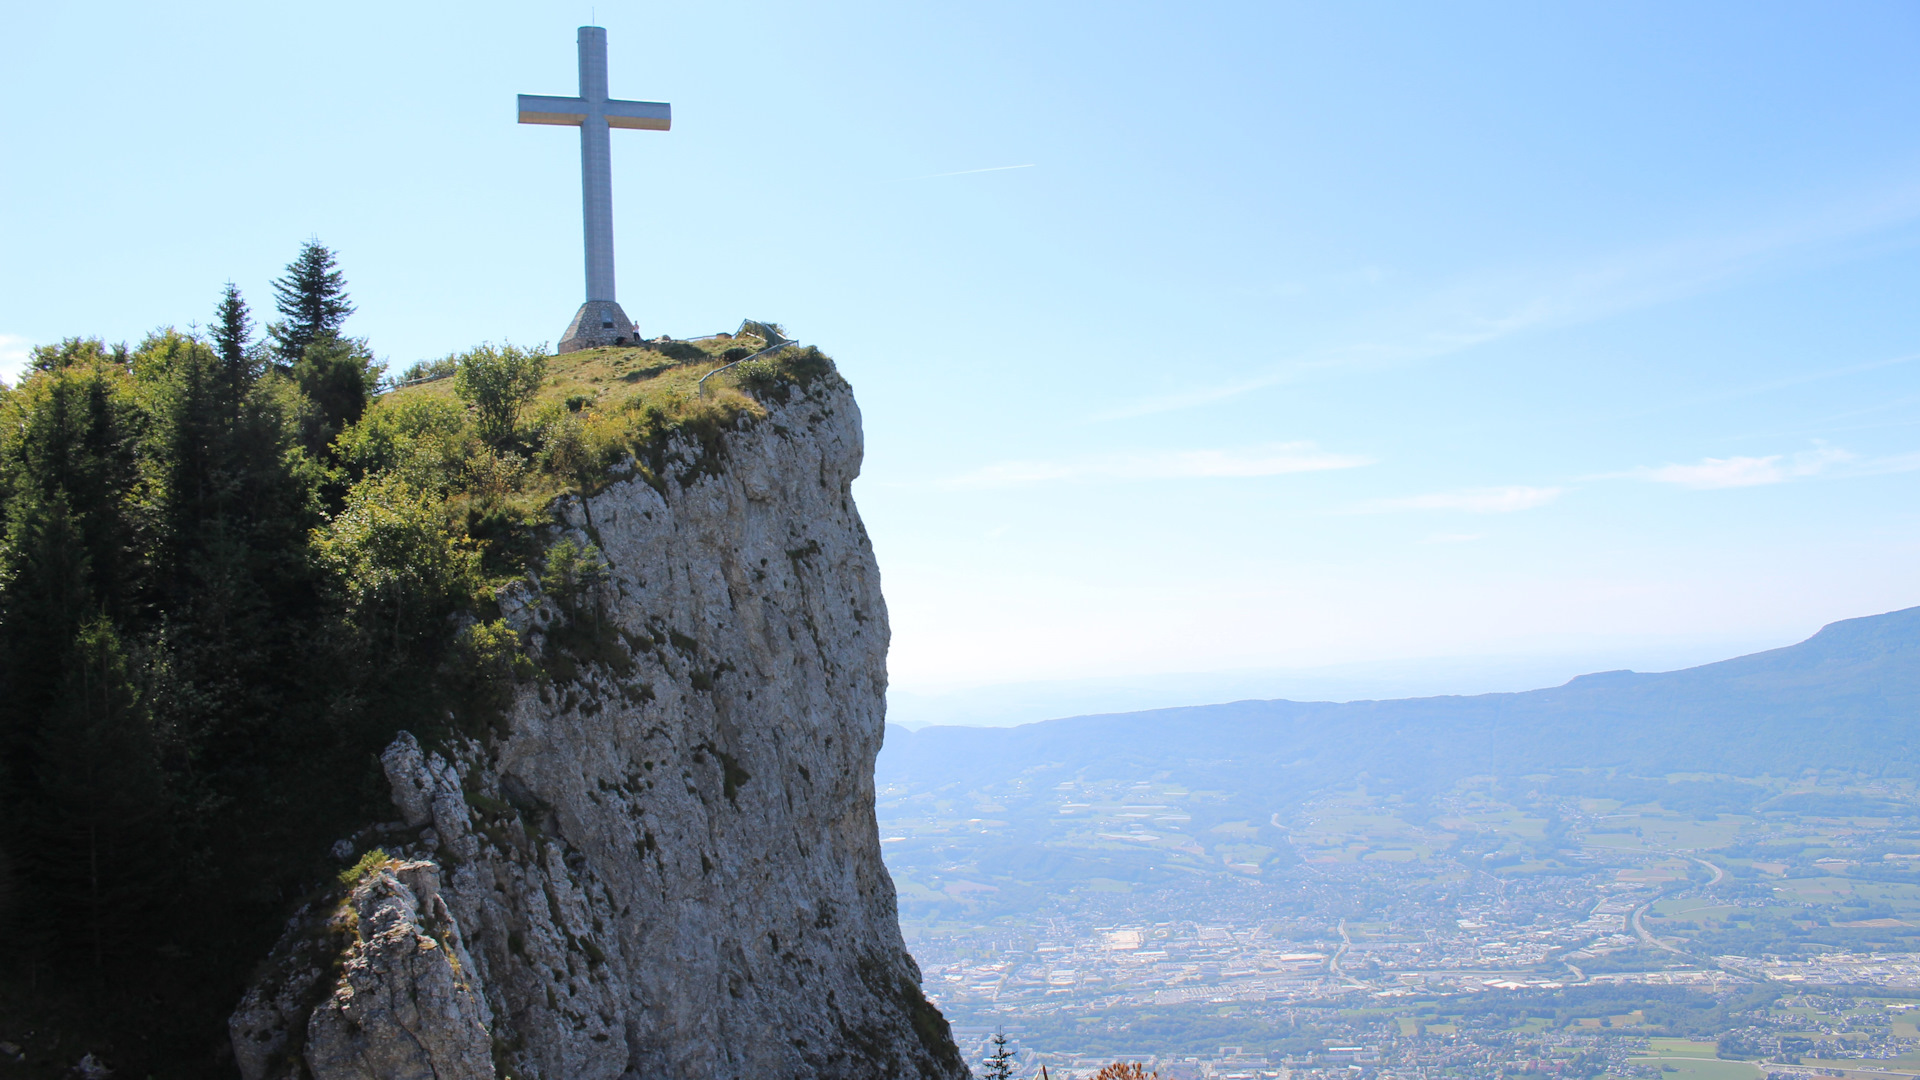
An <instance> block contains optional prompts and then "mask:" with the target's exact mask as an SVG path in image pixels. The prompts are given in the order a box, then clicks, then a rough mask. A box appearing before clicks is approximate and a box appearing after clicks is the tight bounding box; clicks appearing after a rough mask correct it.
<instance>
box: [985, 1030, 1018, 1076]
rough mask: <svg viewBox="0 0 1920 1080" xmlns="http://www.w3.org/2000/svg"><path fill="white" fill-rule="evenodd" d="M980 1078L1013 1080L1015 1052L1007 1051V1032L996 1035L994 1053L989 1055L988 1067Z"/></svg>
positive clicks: (999, 1032)
mask: <svg viewBox="0 0 1920 1080" xmlns="http://www.w3.org/2000/svg"><path fill="white" fill-rule="evenodd" d="M980 1076H981V1080H1013V1051H1011V1050H1009V1049H1007V1033H1006V1032H1004V1031H998V1032H995V1033H994V1036H993V1052H992V1053H990V1054H988V1055H987V1067H986V1068H984V1069H982V1070H981V1071H980Z"/></svg>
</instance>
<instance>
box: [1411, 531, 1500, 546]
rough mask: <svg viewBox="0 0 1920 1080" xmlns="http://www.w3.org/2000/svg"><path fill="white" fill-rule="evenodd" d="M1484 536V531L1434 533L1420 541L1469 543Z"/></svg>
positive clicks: (1482, 538)
mask: <svg viewBox="0 0 1920 1080" xmlns="http://www.w3.org/2000/svg"><path fill="white" fill-rule="evenodd" d="M1486 538H1487V534H1486V533H1434V534H1433V535H1431V536H1428V537H1426V538H1425V539H1423V540H1421V541H1420V542H1421V543H1423V544H1471V543H1473V542H1474V541H1475V540H1485V539H1486Z"/></svg>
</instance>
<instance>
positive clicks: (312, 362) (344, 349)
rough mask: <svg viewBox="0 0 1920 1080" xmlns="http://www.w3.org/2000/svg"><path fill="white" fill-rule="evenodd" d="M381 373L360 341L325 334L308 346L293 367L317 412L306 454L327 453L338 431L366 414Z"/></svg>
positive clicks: (364, 344) (318, 455) (308, 435)
mask: <svg viewBox="0 0 1920 1080" xmlns="http://www.w3.org/2000/svg"><path fill="white" fill-rule="evenodd" d="M380 371H381V366H380V365H378V364H376V363H374V359H373V354H372V353H370V352H368V351H367V343H366V342H365V341H364V340H361V339H359V338H343V337H339V336H337V335H328V336H325V337H321V338H319V339H317V340H315V341H314V342H313V344H311V345H308V346H307V351H306V352H305V353H303V354H302V355H301V356H300V358H299V360H297V361H295V363H294V365H293V378H294V381H295V382H297V383H299V384H300V392H301V393H303V394H305V395H306V396H307V400H309V401H311V402H313V404H314V406H315V407H316V408H317V409H318V410H319V415H318V418H317V419H318V421H319V422H318V423H317V424H315V425H313V430H312V431H311V432H308V433H307V442H308V446H307V450H308V452H309V453H312V454H313V455H314V456H315V457H320V456H322V455H323V454H325V453H327V448H328V447H329V446H331V445H332V443H333V440H334V439H335V438H336V437H337V436H338V435H339V434H340V432H341V431H343V430H345V428H346V426H347V425H348V424H351V423H353V422H354V421H356V420H358V419H360V416H361V414H362V413H364V412H366V411H367V406H368V405H369V404H371V403H372V402H373V395H374V391H375V390H376V389H377V388H378V386H379V383H380Z"/></svg>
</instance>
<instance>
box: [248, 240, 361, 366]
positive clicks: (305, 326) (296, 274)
mask: <svg viewBox="0 0 1920 1080" xmlns="http://www.w3.org/2000/svg"><path fill="white" fill-rule="evenodd" d="M273 295H274V306H275V307H277V308H278V309H279V310H280V317H281V320H282V321H280V322H277V323H274V324H273V325H271V326H269V327H267V333H268V334H269V335H270V336H271V337H272V338H273V342H274V351H275V352H276V353H277V354H279V358H280V362H281V363H282V364H285V365H288V366H291V365H293V364H295V363H298V362H299V360H300V358H301V357H303V356H305V355H306V353H307V346H309V345H312V344H313V343H314V342H316V341H319V340H321V339H322V338H329V337H338V336H339V334H340V327H341V324H343V323H345V322H346V321H347V316H349V315H351V314H353V305H352V304H351V303H349V302H348V301H347V278H346V275H345V274H343V273H341V272H340V269H339V267H337V266H336V265H335V264H334V258H333V252H332V251H329V250H328V249H327V247H326V245H324V244H322V243H321V242H320V241H319V240H317V239H309V240H308V241H307V242H306V243H305V244H302V245H301V247H300V254H299V255H298V256H297V257H295V259H294V260H293V261H292V262H291V263H288V264H287V273H286V276H285V277H280V278H275V279H274V282H273Z"/></svg>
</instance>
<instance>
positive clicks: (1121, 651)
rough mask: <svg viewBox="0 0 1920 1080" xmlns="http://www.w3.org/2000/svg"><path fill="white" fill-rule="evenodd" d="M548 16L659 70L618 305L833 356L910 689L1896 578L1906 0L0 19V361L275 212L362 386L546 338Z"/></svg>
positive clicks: (627, 149)
mask: <svg viewBox="0 0 1920 1080" xmlns="http://www.w3.org/2000/svg"><path fill="white" fill-rule="evenodd" d="M590 16H591V17H597V19H598V21H599V23H600V24H602V25H604V26H606V27H607V29H608V36H609V49H610V57H611V70H612V75H611V80H612V88H613V92H614V93H615V94H616V95H617V96H621V97H630V98H643V99H656V100H667V101H671V102H672V103H673V106H674V130H673V131H671V132H667V133H655V132H636V131H621V132H615V135H614V193H615V204H614V213H615V222H616V229H617V241H616V246H617V252H618V257H619V273H620V284H621V300H622V302H623V305H624V306H625V308H626V310H627V312H628V314H629V315H631V316H632V317H633V318H634V319H635V321H636V322H637V323H638V324H639V325H640V327H641V328H642V330H643V331H644V332H647V333H660V332H666V333H673V334H676V335H681V336H686V335H692V334H697V333H703V332H710V331H713V330H717V329H723V328H727V327H730V326H732V325H733V324H735V323H736V322H737V321H738V320H739V319H740V318H742V317H743V316H751V317H755V318H766V319H775V320H779V321H781V322H783V323H785V324H786V325H787V327H788V328H789V330H790V331H792V332H793V333H795V334H797V335H798V336H799V337H801V338H803V339H804V340H807V341H810V342H815V343H818V344H819V345H821V346H822V347H823V348H825V349H826V350H827V351H829V352H830V353H832V354H833V355H834V356H835V357H836V358H838V360H839V362H840V365H841V368H842V370H843V371H844V373H845V374H846V375H847V377H848V378H849V379H850V380H851V381H852V382H853V384H854V386H855V388H856V390H857V391H858V393H859V396H860V401H861V405H862V408H863V410H864V413H865V417H866V428H867V437H868V458H867V468H866V474H865V476H864V478H863V479H862V480H861V481H860V482H859V486H858V488H857V492H858V495H859V499H860V504H861V508H862V511H863V512H864V514H865V515H866V518H867V521H868V523H869V526H870V529H871V531H872V533H873V537H874V542H875V545H876V548H877V550H878V552H879V556H880V561H881V567H882V571H883V573H884V575H885V584H886V590H887V595H888V598H889V602H890V605H891V610H892V616H893V626H894V631H895V644H894V652H893V657H892V670H893V677H894V681H895V688H896V691H897V692H896V696H895V703H896V709H897V711H899V712H900V713H901V714H902V715H903V716H907V715H925V716H933V715H935V714H936V713H937V714H938V715H939V716H941V717H945V718H961V719H964V718H966V716H967V715H968V714H969V709H972V708H974V706H976V705H977V706H978V708H977V709H976V710H975V711H976V712H979V713H981V714H982V715H985V714H986V713H994V712H995V710H999V712H998V713H995V714H996V715H1008V716H1011V715H1015V714H1016V713H1017V714H1018V715H1019V716H1020V717H1022V718H1030V717H1031V716H1033V715H1038V714H1040V713H1046V712H1062V713H1063V712H1071V711H1078V710H1079V709H1082V708H1115V707H1129V706H1133V705H1147V704H1170V703H1175V702H1179V701H1198V700H1207V699H1213V698H1218V697H1226V696H1247V695H1250V694H1261V693H1290V692H1297V693H1299V694H1301V695H1302V696H1313V695H1315V694H1324V695H1327V696H1355V695H1367V694H1370V693H1399V692H1426V691H1439V690H1449V691H1463V690H1476V689H1492V688H1503V687H1504V688H1511V687H1517V686H1522V685H1529V684H1532V683H1535V682H1541V681H1549V680H1550V681H1557V680H1558V679H1561V678H1564V677H1566V676H1568V675H1572V674H1574V673H1576V672H1579V671H1582V670H1588V669H1590V668H1595V667H1617V666H1634V667H1639V668H1642V669H1643V670H1650V669H1658V668H1662V667H1672V666H1679V665H1682V664H1687V663H1694V662H1699V661H1702V660H1707V659H1713V658H1716V657H1719V656H1724V655H1731V654H1732V653H1735V652H1739V651H1743V650H1748V649H1752V648H1759V647H1766V646H1770V645H1778V644H1785V643H1787V642H1790V641H1793V640H1797V639H1798V638H1801V637H1804V636H1805V635H1807V634H1808V633H1811V632H1812V631H1813V630H1815V629H1817V628H1818V627H1819V625H1821V624H1822V623H1824V622H1827V621H1831V620H1833V619H1837V618H1844V617H1849V616H1854V615H1863V614H1869V613H1873V612H1879V611H1886V610H1890V609H1894V608H1899V607H1904V606H1910V605H1913V604H1916V603H1920V570H1917V569H1916V567H1917V566H1920V561H1917V560H1916V557H1915V556H1916V553H1917V549H1920V509H1917V508H1916V500H1915V495H1916V488H1917V487H1920V305H1917V304H1916V303H1915V301H1916V298H1917V297H1920V125H1916V124H1915V123H1914V122H1913V118H1914V116H1916V115H1920V108H1917V106H1920V74H1916V73H1917V72H1920V65H1916V64H1914V63H1913V56H1914V55H1915V54H1916V45H1920V8H1916V7H1914V6H1913V5H1911V4H1876V3H1853V4H1846V5H1821V6H1817V7H1816V6H1812V5H1790V4H1759V3H1738V4H1732V3H1728V4H1714V3H1695V4H1687V5H1656V4H1607V5H1600V4H1592V5H1585V6H1574V5H1541V4H1519V3H1513V4H1502V5H1493V4H1477V5H1476V4H1456V5H1446V6H1441V5H1413V4H1402V5H1383V4H1340V5H1335V4H1322V5H1289V4H1230V3H1219V4H1202V5H1194V4H1181V5H1175V4H1141V3H1132V4H1127V3H1112V4H1098V5H1096V4H1070V3H1034V2H1031V0H1028V2H1021V3H1000V2H991V0H989V2H974V3H968V4H944V5H933V4H901V3H877V2H876V3H846V4H821V5H807V6H802V5H790V4H755V3H727V2H719V3H705V4H699V5H674V6H668V5H660V4H651V3H607V2H597V3H595V4H593V5H591V6H589V5H585V4H580V5H576V4H540V3H524V2H523V3H516V4H511V5H509V4H489V3H464V4H459V5H453V4H414V5H395V4H381V5H373V4H361V3H335V4H330V5H323V6H313V5H307V6H304V7H302V8H299V9H295V8H294V7H292V6H290V5H257V4H255V5H240V4H233V5H219V4H193V3H186V4H180V5H172V6H169V7H167V8H165V9H161V8H159V7H157V6H154V5H131V4H115V3H95V4H90V5H84V6H82V5H33V6H28V5H14V6H12V7H10V8H9V9H8V10H7V12H6V13H5V26H6V30H7V33H6V35H5V38H6V44H5V46H4V48H5V53H6V57H7V62H6V63H5V64H4V65H0V92H4V94H5V96H6V100H8V101H10V102H15V103H17V107H15V108H10V109H8V110H7V111H6V112H5V114H4V115H0V148H3V149H4V157H5V160H6V163H7V167H6V168H5V169H4V170H0V252H4V256H5V257H4V258H0V364H4V363H13V364H17V363H18V360H19V358H20V357H21V356H22V355H23V351H24V348H25V346H26V345H27V344H28V343H34V342H43V341H49V340H53V339H56V338H59V337H61V336H64V335H69V334H96V335H101V336H104V337H107V338H109V339H123V338H137V337H138V336H140V335H141V334H143V333H144V332H146V331H147V330H149V329H152V328H154V327H156V326H160V325H164V324H168V323H173V324H185V323H188V322H190V321H194V320H196V319H198V320H204V319H205V318H206V315H207V313H208V312H209V311H210V310H211V308H212V306H213V302H214V300H215V298H216V296H217V293H218V290H219V287H220V285H221V283H222V282H224V281H226V280H228V279H229V278H231V279H232V280H233V281H235V282H236V283H238V284H239V285H240V287H241V288H242V289H243V291H244V292H245V293H246V295H247V296H248V297H249V298H250V299H251V300H252V301H253V302H254V304H255V305H256V307H262V306H265V304H266V301H267V297H268V291H267V281H268V279H270V278H271V277H273V276H274V275H275V274H276V273H277V272H278V270H279V268H280V267H281V266H283V265H284V264H285V263H286V262H287V260H288V259H289V258H291V256H292V254H293V252H294V250H295V249H296V248H297V247H298V245H299V243H300V242H301V241H302V240H303V239H305V238H306V237H307V236H309V235H317V236H319V237H320V238H321V239H322V240H323V241H325V242H326V243H327V244H329V245H331V246H333V247H334V248H336V249H337V250H338V251H339V253H340V258H341V262H342V265H343V267H344V269H345V270H346V272H347V274H348V277H349V280H350V283H351V287H352V291H353V295H354V297H355V299H356V301H357V302H358V303H359V305H360V311H359V313H358V314H357V315H356V316H355V317H354V319H353V320H352V322H351V323H350V324H349V328H350V329H351V330H352V331H353V332H354V333H357V334H362V335H365V336H367V337H368V338H370V339H371V341H372V343H373V346H374V348H375V350H376V351H377V352H378V353H380V354H382V355H385V356H388V357H390V358H391V359H392V360H393V361H394V362H395V363H396V364H404V363H406V362H409V361H411V360H414V359H418V358H421V357H427V356H438V355H443V354H445V353H447V352H450V351H453V350H456V349H459V348H462V347H464V346H467V345H469V344H472V343H474V342H477V341H480V340H483V339H491V340H500V339H503V338H504V339H511V340H514V341H521V342H536V341H541V340H547V341H551V340H553V339H555V338H557V337H558V336H559V333H560V331H561V330H562V329H563V328H564V326H565V323H566V321H567V319H568V317H569V316H570V315H571V314H572V311H573V308H574V307H575V305H576V304H577V303H578V301H579V294H580V288H581V285H580V255H579V242H580V241H579V224H578V222H579V218H578V214H579V199H578V190H579V189H578V179H577V171H576V170H577V168H578V153H577V141H576V138H575V136H574V135H573V134H572V133H571V132H568V131H563V130H561V129H556V128H547V127H531V126H520V125H516V124H515V123H514V122H513V119H514V115H513V96H514V94H515V93H518V92H527V93H571V92H572V91H573V88H574V84H575V75H574V51H573V36H574V28H575V27H576V26H577V25H579V24H581V23H583V22H585V21H587V20H588V18H589V17H590ZM1016 166H1017V167H1016ZM969 695H972V696H969ZM1016 698H1017V699H1019V700H1021V701H1024V702H1026V703H1027V704H1025V705H1022V706H1020V707H1019V708H1024V709H1026V712H1024V713H1022V712H1019V709H1018V708H1016V709H1014V710H1013V711H1012V712H1009V711H1007V709H1005V708H1002V706H1001V705H992V704H991V702H995V701H998V702H1001V703H1002V704H1004V703H1005V702H1006V701H1009V700H1013V699H1016ZM970 702H971V703H973V704H971V705H970V704H969V703H970ZM1035 702H1043V703H1044V704H1034V703H1035ZM914 710H920V713H918V714H915V713H914Z"/></svg>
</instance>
